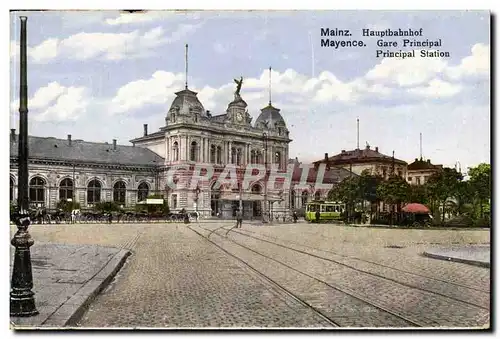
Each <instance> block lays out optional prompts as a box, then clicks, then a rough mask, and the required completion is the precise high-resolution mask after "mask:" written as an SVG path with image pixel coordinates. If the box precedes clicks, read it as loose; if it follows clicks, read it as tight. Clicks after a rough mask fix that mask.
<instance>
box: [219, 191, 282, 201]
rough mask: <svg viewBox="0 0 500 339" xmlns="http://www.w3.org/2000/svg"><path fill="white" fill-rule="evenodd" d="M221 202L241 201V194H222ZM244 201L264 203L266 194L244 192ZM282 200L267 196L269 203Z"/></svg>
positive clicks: (270, 195) (271, 195)
mask: <svg viewBox="0 0 500 339" xmlns="http://www.w3.org/2000/svg"><path fill="white" fill-rule="evenodd" d="M220 200H240V194H239V193H222V195H221V197H220ZM241 200H242V201H264V194H262V193H259V194H255V193H254V194H252V193H246V192H244V193H243V195H242V197H241ZM280 200H282V199H281V198H279V197H278V196H276V195H274V194H268V195H267V201H280Z"/></svg>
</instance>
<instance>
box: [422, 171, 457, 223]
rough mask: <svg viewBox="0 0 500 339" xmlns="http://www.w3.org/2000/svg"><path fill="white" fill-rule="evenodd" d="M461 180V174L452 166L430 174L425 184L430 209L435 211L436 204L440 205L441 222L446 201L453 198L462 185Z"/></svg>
mask: <svg viewBox="0 0 500 339" xmlns="http://www.w3.org/2000/svg"><path fill="white" fill-rule="evenodd" d="M462 180H463V176H462V174H461V173H459V172H457V171H456V170H455V169H454V168H443V170H442V171H439V172H436V173H434V174H433V175H431V176H430V177H429V180H428V181H427V183H426V184H425V185H426V188H427V192H428V197H429V199H430V200H431V206H432V207H431V210H432V211H433V212H434V213H436V205H437V206H441V210H442V216H441V221H442V222H444V221H445V213H446V211H447V205H446V204H447V201H448V199H450V198H455V197H456V196H457V194H458V192H459V190H460V189H461V187H462V185H463V184H461V182H462ZM448 209H449V208H448Z"/></svg>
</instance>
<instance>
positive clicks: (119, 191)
mask: <svg viewBox="0 0 500 339" xmlns="http://www.w3.org/2000/svg"><path fill="white" fill-rule="evenodd" d="M126 192H127V188H126V186H125V183H124V182H123V181H121V180H120V181H117V182H116V183H115V184H114V185H113V201H114V202H116V203H118V204H121V205H124V204H125V193H126Z"/></svg>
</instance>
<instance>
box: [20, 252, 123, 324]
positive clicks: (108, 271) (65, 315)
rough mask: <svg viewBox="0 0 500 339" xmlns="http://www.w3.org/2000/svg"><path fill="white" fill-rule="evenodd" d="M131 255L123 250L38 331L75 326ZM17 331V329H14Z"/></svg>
mask: <svg viewBox="0 0 500 339" xmlns="http://www.w3.org/2000/svg"><path fill="white" fill-rule="evenodd" d="M130 255H131V252H130V251H129V250H125V249H121V250H120V251H118V253H116V254H115V255H114V256H113V257H112V258H111V259H110V260H109V261H108V263H107V264H106V266H104V267H103V268H102V269H101V270H100V271H99V272H98V273H97V274H96V275H95V276H94V277H92V279H90V280H89V281H87V283H86V284H85V285H83V286H82V287H81V288H80V289H79V290H78V291H77V292H76V293H75V294H74V295H73V296H72V297H71V298H69V299H68V300H67V301H66V302H65V303H64V304H62V305H61V306H60V307H59V308H58V309H57V310H56V311H55V312H54V313H53V314H51V315H50V316H49V317H48V318H47V319H46V320H45V321H44V322H43V323H42V324H41V325H40V326H39V327H36V328H38V329H50V328H54V327H56V328H60V327H67V326H68V327H71V326H75V325H76V323H77V322H78V321H79V320H80V319H81V317H82V316H83V314H84V313H85V311H86V310H87V308H88V307H89V305H90V304H91V303H92V302H93V301H94V300H95V298H96V297H97V296H98V295H99V293H100V292H101V291H102V290H103V289H104V288H105V287H107V286H108V285H109V283H110V282H111V281H112V280H113V278H114V277H115V275H116V274H117V273H118V271H119V270H120V269H121V268H122V266H123V265H124V264H125V261H126V260H127V258H128V257H129V256H130ZM14 329H15V328H14Z"/></svg>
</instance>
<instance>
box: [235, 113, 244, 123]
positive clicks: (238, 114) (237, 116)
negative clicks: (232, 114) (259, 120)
mask: <svg viewBox="0 0 500 339" xmlns="http://www.w3.org/2000/svg"><path fill="white" fill-rule="evenodd" d="M236 120H238V121H239V122H242V121H243V114H241V112H238V113H236Z"/></svg>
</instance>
